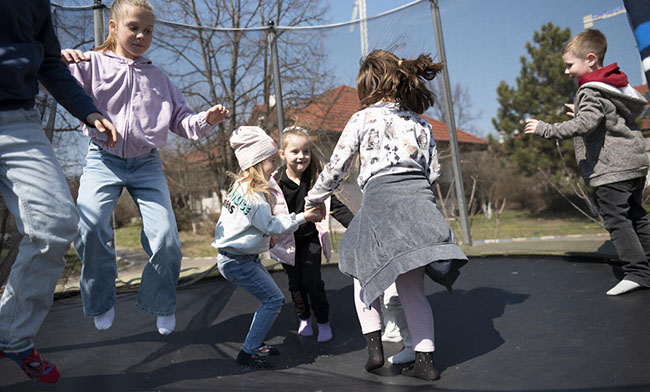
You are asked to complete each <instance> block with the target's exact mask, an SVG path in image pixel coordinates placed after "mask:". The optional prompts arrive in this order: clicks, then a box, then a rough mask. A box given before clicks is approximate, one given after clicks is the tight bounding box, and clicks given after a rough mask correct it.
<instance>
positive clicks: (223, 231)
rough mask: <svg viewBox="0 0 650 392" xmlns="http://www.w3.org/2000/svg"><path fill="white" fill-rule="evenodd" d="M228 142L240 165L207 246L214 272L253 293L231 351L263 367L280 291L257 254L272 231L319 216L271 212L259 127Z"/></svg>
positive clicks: (269, 144)
mask: <svg viewBox="0 0 650 392" xmlns="http://www.w3.org/2000/svg"><path fill="white" fill-rule="evenodd" d="M230 146H231V147H232V148H233V149H234V150H235V156H236V157H237V161H238V162H239V166H240V167H241V170H242V171H241V173H240V174H239V176H238V178H237V179H236V180H235V182H234V184H233V186H232V188H231V189H230V192H228V195H227V196H226V199H225V200H224V202H223V206H222V208H221V216H220V217H219V222H217V228H216V230H215V234H214V241H213V242H212V246H213V247H215V248H218V249H219V256H218V259H217V260H218V267H219V271H220V272H221V274H222V275H223V277H225V278H226V279H228V280H229V281H231V282H232V283H235V284H237V285H238V286H240V287H242V288H243V289H245V290H246V291H248V292H249V293H251V294H253V295H254V296H255V297H257V298H258V299H259V300H260V301H261V302H262V303H261V304H260V306H259V307H258V308H257V311H256V312H255V315H254V316H253V321H252V323H251V326H250V328H249V330H248V335H246V340H245V341H244V345H243V346H242V349H241V351H240V352H239V354H238V355H237V362H238V363H240V364H241V365H245V366H248V367H252V368H269V367H271V364H270V363H269V362H267V361H266V360H265V357H266V356H268V355H279V354H280V351H279V350H278V349H277V348H276V347H270V346H267V345H266V344H264V342H263V340H264V337H265V336H266V334H267V333H268V331H269V329H271V325H273V322H274V321H275V319H276V317H277V316H278V314H279V313H280V310H281V309H282V305H284V295H283V294H282V291H281V290H280V289H279V288H278V286H277V284H276V283H275V281H274V280H273V278H272V277H271V275H270V274H269V272H268V271H267V270H266V268H265V267H264V266H263V265H262V263H261V262H260V258H259V254H260V253H263V252H266V251H268V250H269V240H270V236H272V235H280V234H284V233H288V232H294V231H296V229H298V227H299V226H300V225H301V224H303V223H305V222H307V221H309V222H318V221H320V220H322V219H323V213H322V211H321V209H316V208H312V209H309V210H306V211H305V212H301V213H299V214H294V213H291V214H287V215H278V216H274V215H273V214H272V213H271V206H272V205H273V204H274V197H273V195H272V193H271V192H270V190H269V188H270V185H269V180H270V179H271V173H273V172H274V171H275V170H276V169H277V152H278V146H277V145H276V143H275V142H274V141H273V139H271V138H270V137H269V136H268V135H267V134H266V132H264V130H262V129H261V128H259V127H250V126H244V127H239V128H237V129H236V130H235V131H234V132H233V134H232V136H231V137H230Z"/></svg>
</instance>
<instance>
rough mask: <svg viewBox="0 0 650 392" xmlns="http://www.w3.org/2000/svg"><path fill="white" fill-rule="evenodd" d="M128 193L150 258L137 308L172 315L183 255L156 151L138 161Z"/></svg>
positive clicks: (139, 293)
mask: <svg viewBox="0 0 650 392" xmlns="http://www.w3.org/2000/svg"><path fill="white" fill-rule="evenodd" d="M127 189H128V191H129V193H130V194H131V196H132V197H133V200H134V201H135V203H136V204H137V205H138V209H139V210H140V215H141V216H142V232H141V235H140V242H141V243H142V246H143V248H144V250H145V252H147V254H148V255H149V262H148V263H147V264H146V265H145V267H144V271H143V272H142V280H141V283H140V289H139V291H138V296H137V298H136V305H137V306H138V307H139V308H141V309H144V310H146V311H148V312H150V313H153V314H156V315H159V316H167V315H170V314H173V313H174V312H175V310H176V285H177V283H178V277H179V275H180V270H181V261H182V259H183V253H182V251H181V241H180V238H179V236H178V228H177V226H176V217H175V216H174V209H173V208H172V201H171V198H170V196H169V188H168V186H167V178H166V177H165V173H164V172H163V169H162V164H161V162H160V158H159V157H158V153H157V151H156V150H153V151H152V152H150V153H149V154H147V155H144V156H142V157H140V158H138V161H137V162H136V163H135V165H134V166H133V168H132V171H131V175H130V180H129V183H128V185H127Z"/></svg>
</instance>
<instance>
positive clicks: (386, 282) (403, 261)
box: [305, 50, 467, 380]
mask: <svg viewBox="0 0 650 392" xmlns="http://www.w3.org/2000/svg"><path fill="white" fill-rule="evenodd" d="M442 66H443V65H442V64H440V63H435V62H433V60H432V59H431V57H430V56H428V55H420V56H419V57H418V58H416V59H399V58H398V57H396V56H395V55H394V54H392V53H390V52H387V51H384V50H375V51H373V52H372V53H370V54H369V55H368V56H367V57H366V58H365V59H364V60H363V62H362V64H361V69H360V70H359V74H358V76H357V92H358V95H359V99H360V101H361V106H362V110H361V111H359V112H357V113H355V114H354V115H353V116H352V117H351V118H350V120H349V121H348V123H347V125H346V126H345V129H344V130H343V132H342V134H341V137H340V139H339V141H338V143H337V145H336V148H335V149H334V151H333V153H332V157H331V159H330V162H329V163H328V164H327V165H326V166H325V168H324V169H323V171H322V172H321V174H320V176H319V177H318V180H317V181H316V183H315V184H314V186H313V187H312V189H311V190H310V191H309V193H308V195H307V197H306V198H305V208H309V207H313V206H316V205H319V204H320V203H322V202H323V201H324V200H325V199H326V198H327V197H329V196H330V195H331V194H332V192H333V191H334V190H335V189H336V188H338V186H339V185H340V184H341V182H342V181H343V179H344V177H345V174H346V173H347V172H348V171H349V170H350V167H351V166H352V164H353V162H354V160H355V158H356V156H357V154H358V155H359V163H360V164H359V176H358V178H357V182H358V183H359V187H360V188H361V190H362V192H363V201H362V204H361V209H360V210H359V212H358V213H357V215H356V216H355V217H354V219H353V220H352V222H351V223H350V226H349V227H348V229H347V231H346V232H345V234H344V235H343V237H342V238H341V241H340V243H339V268H340V270H341V272H343V273H345V274H347V275H350V276H352V277H353V278H354V286H355V298H354V300H355V305H356V308H357V315H358V316H359V322H360V324H361V329H362V331H363V334H364V336H365V338H366V342H367V345H368V361H367V363H366V366H365V367H366V370H368V371H372V370H374V369H377V368H379V367H381V366H383V364H384V355H383V348H382V343H381V315H380V313H379V312H380V309H381V306H380V303H379V296H380V294H381V293H382V292H383V291H384V290H386V289H387V288H388V286H390V285H391V283H393V282H395V284H396V286H397V292H398V294H399V297H400V301H401V302H402V305H403V307H404V313H405V315H406V320H407V323H408V329H409V331H410V332H411V335H412V340H413V344H414V348H415V351H416V358H415V363H414V364H413V365H412V366H410V367H409V368H406V369H403V370H402V374H404V375H407V376H413V377H418V378H422V379H425V380H437V379H438V378H439V377H440V374H439V373H438V371H437V370H436V368H435V366H434V363H433V351H434V348H435V346H434V333H433V313H432V311H431V306H430V305H429V302H428V301H427V298H426V296H425V295H424V274H425V273H426V274H427V275H429V276H430V277H431V278H432V279H433V280H434V281H436V282H438V283H440V284H442V285H444V286H445V287H447V288H448V289H449V290H451V285H452V284H453V282H454V281H455V280H456V278H457V277H458V274H459V268H460V267H462V266H463V265H464V264H465V263H466V262H467V257H466V256H465V254H464V253H463V251H462V250H461V249H460V247H459V246H458V245H457V244H456V240H455V237H454V234H453V232H452V231H451V229H450V228H449V226H448V225H447V223H446V221H445V220H444V218H443V216H442V215H441V214H440V212H439V210H438V208H437V205H436V201H435V196H434V193H433V190H432V187H433V185H434V184H435V182H436V181H437V180H438V177H439V175H440V167H439V164H438V157H437V151H436V145H435V141H434V139H433V131H432V129H431V125H430V124H429V123H428V122H427V121H426V120H425V119H423V118H422V117H420V116H419V115H418V113H423V112H424V111H425V110H426V109H427V108H429V107H430V106H431V105H433V103H434V94H433V93H432V92H431V91H430V90H429V89H428V87H427V86H426V81H425V80H424V79H426V80H432V79H433V78H434V77H435V76H436V74H437V73H438V72H439V71H440V70H441V69H442Z"/></svg>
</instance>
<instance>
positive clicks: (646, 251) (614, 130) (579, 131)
mask: <svg viewBox="0 0 650 392" xmlns="http://www.w3.org/2000/svg"><path fill="white" fill-rule="evenodd" d="M606 51H607V39H606V38H605V36H604V35H603V34H602V33H601V32H600V31H598V30H585V31H583V32H581V33H579V34H577V35H576V36H574V37H573V38H571V39H570V40H569V41H568V42H567V43H566V45H565V46H564V48H563V49H562V60H563V61H564V63H565V65H566V70H565V71H564V73H565V74H567V75H570V76H571V78H572V79H573V80H574V82H576V84H577V85H578V92H577V93H576V97H575V104H574V105H569V104H567V105H566V106H567V107H568V108H569V112H568V113H567V114H568V115H569V116H572V117H573V119H571V120H568V121H565V122H561V123H555V124H547V123H545V122H543V121H538V120H535V119H530V120H528V121H526V129H525V132H526V133H534V134H536V135H537V136H540V137H543V138H546V139H568V138H570V137H572V138H574V139H573V143H574V147H575V154H576V161H577V162H578V166H579V167H580V170H581V171H582V175H583V177H584V180H585V183H586V184H587V185H589V186H592V187H594V188H595V190H596V202H597V204H598V209H599V212H600V215H601V216H602V217H603V221H604V223H605V228H606V229H607V231H609V233H610V236H611V239H612V243H613V244H614V247H615V248H616V252H617V253H618V257H619V259H620V260H621V262H622V263H623V272H624V277H623V280H621V281H620V282H619V283H618V284H617V285H616V286H614V287H613V288H612V289H610V290H609V291H608V292H607V295H619V294H625V293H627V292H630V291H632V290H635V289H638V288H640V287H642V286H645V287H650V264H649V263H648V257H649V256H650V220H649V219H648V217H647V216H646V215H647V214H646V211H645V209H644V208H643V189H644V185H645V176H646V173H647V171H648V164H649V162H648V157H647V155H646V153H645V142H644V140H643V136H642V135H641V132H640V130H639V126H638V125H637V123H636V118H637V117H638V115H639V114H640V113H641V111H642V110H643V107H644V106H645V105H646V104H647V101H646V100H645V98H643V96H641V94H639V93H638V92H637V91H636V90H635V89H634V88H632V86H630V85H629V84H628V81H627V76H626V75H625V74H624V73H623V72H621V71H620V70H619V68H618V66H617V65H616V63H614V64H610V65H608V66H606V67H603V59H604V57H605V52H606Z"/></svg>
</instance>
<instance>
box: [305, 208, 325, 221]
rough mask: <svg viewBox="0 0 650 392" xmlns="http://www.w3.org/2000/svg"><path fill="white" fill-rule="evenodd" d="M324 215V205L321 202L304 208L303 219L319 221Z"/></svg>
mask: <svg viewBox="0 0 650 392" xmlns="http://www.w3.org/2000/svg"><path fill="white" fill-rule="evenodd" d="M324 216H325V205H324V204H321V205H318V206H315V207H312V208H309V209H306V210H305V220H306V221H307V222H320V221H322V220H323V217H324Z"/></svg>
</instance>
